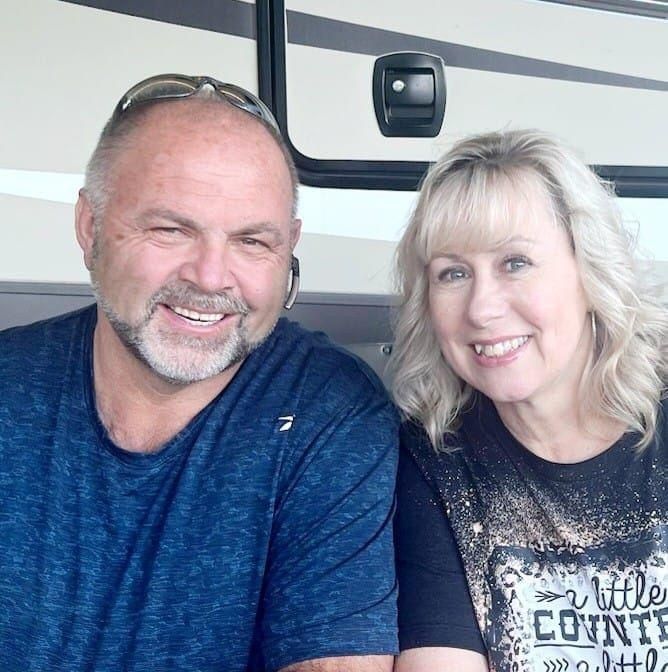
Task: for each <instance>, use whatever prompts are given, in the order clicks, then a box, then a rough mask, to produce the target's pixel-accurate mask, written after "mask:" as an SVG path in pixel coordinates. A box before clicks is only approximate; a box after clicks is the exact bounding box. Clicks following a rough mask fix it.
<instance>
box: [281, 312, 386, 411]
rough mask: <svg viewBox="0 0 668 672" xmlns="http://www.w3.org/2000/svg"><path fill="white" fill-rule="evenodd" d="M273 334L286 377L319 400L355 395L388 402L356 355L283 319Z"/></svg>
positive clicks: (381, 387)
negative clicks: (305, 387) (314, 393)
mask: <svg viewBox="0 0 668 672" xmlns="http://www.w3.org/2000/svg"><path fill="white" fill-rule="evenodd" d="M276 332H277V333H276V345H277V348H276V353H275V354H276V355H277V356H278V359H279V360H280V361H281V362H282V365H283V367H282V368H284V369H285V371H286V375H287V377H292V376H295V378H297V379H299V384H300V385H305V386H308V387H311V388H313V389H314V391H317V392H318V397H319V398H320V399H322V398H323V395H332V394H333V395H339V394H341V395H344V396H346V397H347V398H350V399H352V398H354V397H356V395H358V394H359V395H362V396H365V397H367V396H369V395H371V396H374V395H376V396H379V397H381V398H383V399H386V398H388V395H387V391H386V389H385V386H384V385H383V383H382V382H381V380H380V379H379V378H378V376H377V375H376V373H375V372H374V371H373V369H372V368H371V367H370V366H369V365H368V364H367V363H366V362H365V361H364V360H362V359H361V358H360V357H358V356H357V355H354V354H353V353H351V352H349V351H347V350H346V349H345V348H344V347H341V346H339V345H337V344H335V343H333V342H332V341H331V340H330V339H329V337H328V336H327V335H326V334H324V333H322V332H314V331H309V330H307V329H305V328H304V327H302V326H301V325H299V324H298V323H296V322H290V321H288V320H286V319H282V320H280V321H279V324H278V325H277V329H276ZM296 382H297V381H296V380H295V383H296ZM295 383H293V384H295Z"/></svg>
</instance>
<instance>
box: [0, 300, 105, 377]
mask: <svg viewBox="0 0 668 672" xmlns="http://www.w3.org/2000/svg"><path fill="white" fill-rule="evenodd" d="M94 311H95V306H94V305H91V306H86V307H85V308H81V309H79V310H76V311H73V312H70V313H64V314H62V315H56V316H55V317H51V318H48V319H45V320H40V321H39V322H33V323H32V324H27V325H22V326H17V327H11V328H9V329H5V330H3V331H0V361H3V362H4V364H5V366H6V365H7V364H8V363H9V362H11V361H14V362H17V363H18V362H20V361H30V362H32V363H34V362H35V359H36V358H44V357H46V358H48V359H53V358H57V356H58V354H59V353H60V352H61V351H62V352H63V353H64V352H65V350H66V349H67V348H69V345H70V341H71V338H72V335H73V334H74V333H76V332H77V331H79V330H81V328H82V327H83V326H84V325H85V324H86V323H87V322H88V321H89V320H91V319H92V318H93V316H94Z"/></svg>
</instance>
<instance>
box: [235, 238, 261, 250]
mask: <svg viewBox="0 0 668 672" xmlns="http://www.w3.org/2000/svg"><path fill="white" fill-rule="evenodd" d="M239 242H240V243H241V244H242V245H243V246H244V247H256V248H265V247H267V243H265V242H264V240H261V239H260V238H251V237H244V238H240V239H239Z"/></svg>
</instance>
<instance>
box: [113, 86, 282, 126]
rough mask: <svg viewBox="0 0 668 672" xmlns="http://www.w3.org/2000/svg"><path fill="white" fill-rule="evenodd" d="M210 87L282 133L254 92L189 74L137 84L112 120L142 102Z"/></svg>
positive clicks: (186, 94)
mask: <svg viewBox="0 0 668 672" xmlns="http://www.w3.org/2000/svg"><path fill="white" fill-rule="evenodd" d="M206 86H208V87H211V89H212V90H213V91H215V92H216V93H217V94H218V95H219V96H220V97H221V98H223V99H224V100H225V101H227V102H228V103H229V104H230V105H234V107H236V108H237V109H239V110H243V111H244V112H248V114H252V115H253V116H254V117H257V118H258V119H262V120H263V121H265V122H266V123H268V124H269V125H270V126H271V127H272V128H274V129H275V130H276V131H277V132H279V128H278V124H277V123H276V120H275V119H274V115H273V114H272V113H271V111H270V110H269V108H268V107H267V106H266V105H265V104H264V103H263V102H262V101H261V100H260V99H259V98H257V97H256V96H254V95H253V94H252V93H249V92H248V91H246V90H245V89H242V88H241V87H240V86H236V85H235V84H227V83H225V82H221V81H219V80H217V79H214V78H213V77H191V76H190V75H171V74H167V75H155V76H154V77H149V78H148V79H144V80H142V81H141V82H139V83H138V84H135V85H134V86H133V87H132V88H131V89H130V90H128V91H127V92H126V93H125V94H123V97H122V98H121V99H120V100H119V101H118V105H116V108H115V109H114V114H113V118H114V119H119V118H120V117H121V116H123V114H125V112H127V111H128V110H129V109H131V108H133V107H135V106H136V105H141V104H142V103H148V102H151V101H158V100H176V99H179V98H188V97H189V96H192V95H193V94H195V93H197V92H198V91H200V90H201V89H203V88H204V87H206Z"/></svg>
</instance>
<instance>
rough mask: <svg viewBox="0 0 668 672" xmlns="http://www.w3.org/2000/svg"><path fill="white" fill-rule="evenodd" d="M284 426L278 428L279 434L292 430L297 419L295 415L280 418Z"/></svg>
mask: <svg viewBox="0 0 668 672" xmlns="http://www.w3.org/2000/svg"><path fill="white" fill-rule="evenodd" d="M278 419H279V420H280V421H281V422H282V423H283V424H282V425H281V426H280V427H279V428H278V431H279V432H287V431H288V430H289V429H292V423H293V421H294V419H295V416H294V415H281V416H280V417H279V418H278Z"/></svg>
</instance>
